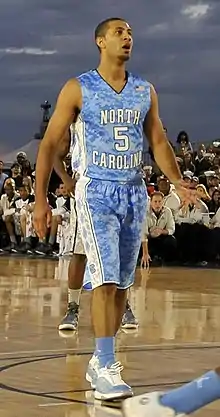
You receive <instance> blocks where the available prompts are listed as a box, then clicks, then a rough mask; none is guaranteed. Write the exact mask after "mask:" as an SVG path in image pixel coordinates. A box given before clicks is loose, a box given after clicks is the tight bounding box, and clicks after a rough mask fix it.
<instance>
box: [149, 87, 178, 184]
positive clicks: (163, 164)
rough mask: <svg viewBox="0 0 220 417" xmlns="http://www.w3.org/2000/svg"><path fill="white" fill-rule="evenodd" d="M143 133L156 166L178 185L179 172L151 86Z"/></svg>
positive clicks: (155, 95)
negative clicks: (148, 108) (149, 104)
mask: <svg viewBox="0 0 220 417" xmlns="http://www.w3.org/2000/svg"><path fill="white" fill-rule="evenodd" d="M144 133H145V135H146V137H147V139H148V141H149V144H150V147H151V149H152V151H153V154H154V158H155V161H156V163H157V165H158V166H159V168H160V169H161V170H162V171H163V173H164V174H165V175H166V176H167V178H168V179H169V180H170V182H171V183H172V184H175V185H178V184H179V183H180V181H181V179H182V177H181V172H180V169H179V167H178V164H177V161H176V157H175V154H174V151H173V149H172V146H171V145H170V143H169V141H168V140H167V137H166V134H165V132H164V129H163V125H162V123H161V120H160V117H159V108H158V98H157V94H156V92H155V90H154V87H153V86H151V107H150V110H149V112H148V113H147V116H146V118H145V121H144Z"/></svg>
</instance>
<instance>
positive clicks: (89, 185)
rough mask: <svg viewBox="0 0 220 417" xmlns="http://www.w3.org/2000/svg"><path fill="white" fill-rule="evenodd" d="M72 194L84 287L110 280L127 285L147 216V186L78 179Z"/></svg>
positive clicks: (119, 286)
mask: <svg viewBox="0 0 220 417" xmlns="http://www.w3.org/2000/svg"><path fill="white" fill-rule="evenodd" d="M75 196H76V209H77V215H78V220H79V222H78V225H79V228H80V232H81V236H82V241H83V245H84V248H85V253H86V256H87V268H86V273H85V276H84V286H85V287H86V288H88V285H89V283H90V285H91V289H94V288H96V287H99V286H101V285H103V284H108V283H112V284H116V285H117V287H118V288H120V289H126V288H129V287H130V286H131V285H132V284H133V283H134V277H135V269H136V264H137V258H138V254H139V250H140V245H141V231H142V225H143V222H144V219H145V216H146V206H147V191H146V186H145V185H144V184H142V183H141V184H140V185H131V184H121V183H118V182H117V183H116V182H111V181H98V180H91V179H87V178H86V179H85V178H81V179H79V181H78V182H77V185H76V193H75Z"/></svg>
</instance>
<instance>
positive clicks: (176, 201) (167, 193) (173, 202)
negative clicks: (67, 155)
mask: <svg viewBox="0 0 220 417" xmlns="http://www.w3.org/2000/svg"><path fill="white" fill-rule="evenodd" d="M157 185H158V190H159V191H160V192H161V193H162V194H163V195H164V205H165V206H166V207H169V209H170V210H171V211H172V214H173V215H174V217H175V215H176V213H177V212H178V210H179V208H180V198H179V196H178V195H177V194H176V193H175V190H174V189H172V187H171V184H170V181H169V180H168V179H167V178H164V177H160V178H159V179H158V181H157Z"/></svg>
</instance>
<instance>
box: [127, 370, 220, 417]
mask: <svg viewBox="0 0 220 417" xmlns="http://www.w3.org/2000/svg"><path fill="white" fill-rule="evenodd" d="M218 399H220V368H217V369H215V370H214V371H209V372H207V373H206V374H205V375H203V376H202V377H200V378H198V379H195V380H194V381H192V382H190V383H188V384H185V385H182V386H181V387H180V388H176V389H174V390H171V391H168V392H166V393H161V392H153V393H148V394H143V395H138V396H136V397H134V398H130V399H127V400H125V401H124V403H123V414H124V416H125V417H136V416H137V417H151V416H152V417H184V416H187V415H189V414H191V413H194V412H195V411H197V410H200V409H201V408H202V407H204V406H205V405H208V404H209V403H211V402H214V401H216V400H218Z"/></svg>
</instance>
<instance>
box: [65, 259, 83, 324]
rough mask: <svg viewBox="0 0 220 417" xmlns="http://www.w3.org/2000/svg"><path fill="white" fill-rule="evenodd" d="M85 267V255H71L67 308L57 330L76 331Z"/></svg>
mask: <svg viewBox="0 0 220 417" xmlns="http://www.w3.org/2000/svg"><path fill="white" fill-rule="evenodd" d="M85 266H86V257H85V255H79V254H73V255H72V258H71V261H70V263H69V269H68V306H67V311H66V314H65V316H64V317H63V319H62V320H61V323H60V324H59V330H72V331H75V330H77V327H78V317H79V301H80V294H81V288H82V284H83V276H84V272H85Z"/></svg>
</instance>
